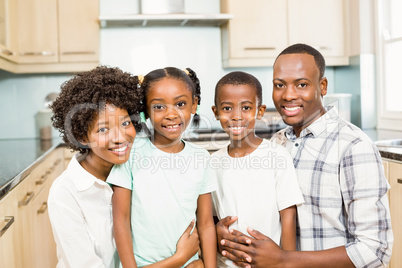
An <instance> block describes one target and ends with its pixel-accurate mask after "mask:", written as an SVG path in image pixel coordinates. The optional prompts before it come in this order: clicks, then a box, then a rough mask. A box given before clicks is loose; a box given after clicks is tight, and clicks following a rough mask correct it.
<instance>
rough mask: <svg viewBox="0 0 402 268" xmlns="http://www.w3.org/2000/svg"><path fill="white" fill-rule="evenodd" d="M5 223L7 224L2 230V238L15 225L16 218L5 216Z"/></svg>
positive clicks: (0, 231) (0, 234)
mask: <svg viewBox="0 0 402 268" xmlns="http://www.w3.org/2000/svg"><path fill="white" fill-rule="evenodd" d="M4 221H5V222H6V225H5V226H4V227H3V229H1V230H0V237H1V236H2V235H3V234H4V233H5V232H6V231H7V229H8V228H10V226H11V225H12V224H13V223H14V217H13V216H5V217H4Z"/></svg>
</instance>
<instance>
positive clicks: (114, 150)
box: [112, 145, 128, 152]
mask: <svg viewBox="0 0 402 268" xmlns="http://www.w3.org/2000/svg"><path fill="white" fill-rule="evenodd" d="M127 147H128V145H126V146H124V147H121V148H117V149H112V151H113V152H124V151H125V150H126V149H127Z"/></svg>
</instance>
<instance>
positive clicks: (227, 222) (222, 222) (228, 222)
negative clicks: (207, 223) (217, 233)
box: [216, 216, 237, 228]
mask: <svg viewBox="0 0 402 268" xmlns="http://www.w3.org/2000/svg"><path fill="white" fill-rule="evenodd" d="M235 221H237V216H227V217H225V218H223V219H221V220H220V221H219V222H218V223H217V224H216V225H217V226H218V225H219V226H220V225H223V226H225V227H226V228H229V226H230V225H231V224H233V223H234V222H235Z"/></svg>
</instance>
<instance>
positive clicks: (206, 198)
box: [197, 193, 217, 268]
mask: <svg viewBox="0 0 402 268" xmlns="http://www.w3.org/2000/svg"><path fill="white" fill-rule="evenodd" d="M197 227H198V233H199V236H200V242H201V254H202V259H203V261H204V265H205V267H206V268H210V267H213V268H214V267H216V252H217V244H216V243H217V242H216V232H215V224H214V219H213V215H212V198H211V193H207V194H202V195H200V196H199V197H198V201H197Z"/></svg>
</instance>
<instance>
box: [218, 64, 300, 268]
mask: <svg viewBox="0 0 402 268" xmlns="http://www.w3.org/2000/svg"><path fill="white" fill-rule="evenodd" d="M261 103H262V88H261V84H260V82H259V81H258V80H257V78H255V77H254V76H252V75H250V74H248V73H244V72H232V73H229V74H227V75H225V76H224V77H222V78H221V79H220V80H219V82H218V83H217V85H216V88H215V106H212V111H213V112H214V114H215V117H216V118H217V119H218V120H219V121H220V123H221V125H222V128H223V129H224V131H225V132H226V133H227V134H228V135H229V138H230V144H229V146H228V147H227V148H223V149H221V150H219V151H217V152H216V153H214V154H213V156H212V157H213V158H215V157H216V158H217V159H219V161H218V162H219V163H220V165H219V168H218V171H217V177H218V189H217V191H216V192H214V193H213V198H214V206H215V211H216V213H217V216H218V218H219V219H220V220H221V221H220V222H219V223H218V224H217V235H218V241H219V246H220V249H219V252H220V253H222V255H220V254H219V255H218V267H236V265H234V264H233V262H232V261H230V260H229V259H227V258H226V257H225V256H228V255H229V254H231V253H230V252H229V251H226V250H224V249H225V248H224V245H221V242H220V241H221V240H222V238H224V237H225V236H227V235H230V233H231V232H232V230H231V231H229V225H231V226H230V229H236V230H239V231H241V232H243V233H245V234H247V231H246V229H247V227H251V228H255V229H258V230H261V231H262V232H263V233H264V234H265V235H267V236H269V237H271V238H272V239H273V240H274V241H275V242H276V243H278V244H281V245H282V248H283V249H287V250H296V205H298V204H301V203H304V200H303V196H302V194H301V192H300V189H299V185H298V182H297V179H296V173H295V170H294V167H293V162H292V159H291V157H290V155H289V153H288V152H287V151H286V149H285V148H283V147H282V146H279V145H276V144H274V143H272V142H270V141H268V140H263V139H261V138H259V137H258V136H256V134H255V129H254V126H255V122H256V120H257V119H261V118H262V116H263V115H264V112H265V105H262V104H261ZM215 162H217V161H214V163H215ZM229 216H235V217H229ZM225 217H226V218H225ZM242 261H244V262H250V261H251V260H246V259H243V260H242Z"/></svg>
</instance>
